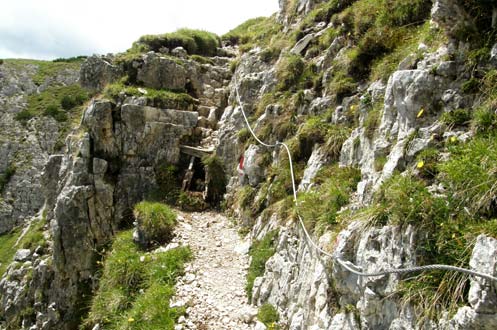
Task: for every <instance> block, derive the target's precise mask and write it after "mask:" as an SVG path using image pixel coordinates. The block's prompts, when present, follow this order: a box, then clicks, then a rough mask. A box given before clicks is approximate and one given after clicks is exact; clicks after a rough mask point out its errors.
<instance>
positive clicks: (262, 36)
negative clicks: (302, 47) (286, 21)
mask: <svg viewBox="0 0 497 330" xmlns="http://www.w3.org/2000/svg"><path fill="white" fill-rule="evenodd" d="M282 29H283V26H282V25H281V24H279V23H278V22H277V21H276V18H275V17H258V18H253V19H249V20H248V21H246V22H244V23H242V24H240V25H239V26H237V27H236V28H234V29H233V30H231V31H229V32H228V33H226V34H224V35H223V36H222V37H221V38H222V40H223V41H225V42H229V43H231V44H233V45H239V46H240V48H241V49H242V51H246V50H249V49H252V48H253V47H255V46H260V47H269V46H271V45H272V40H276V39H278V37H279V36H280V35H279V34H280V32H281V31H282ZM275 36H277V37H275ZM278 48H280V49H281V47H278Z"/></svg>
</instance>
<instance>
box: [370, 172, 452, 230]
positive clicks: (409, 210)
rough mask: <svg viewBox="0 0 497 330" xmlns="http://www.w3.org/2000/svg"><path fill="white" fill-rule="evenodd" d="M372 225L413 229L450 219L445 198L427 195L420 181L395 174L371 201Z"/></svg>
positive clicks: (428, 193) (427, 192) (409, 176)
mask: <svg viewBox="0 0 497 330" xmlns="http://www.w3.org/2000/svg"><path fill="white" fill-rule="evenodd" d="M374 205H375V208H374V212H373V215H372V218H371V219H372V221H373V222H374V223H376V224H378V225H385V224H394V225H401V226H403V225H408V224H411V225H416V226H419V227H423V226H426V225H430V224H432V223H440V222H443V221H444V220H445V219H447V217H448V216H449V208H448V206H447V203H446V201H445V199H444V198H441V197H434V196H432V195H431V194H430V192H429V191H428V189H427V188H426V186H425V184H424V182H423V181H421V180H419V179H417V178H414V177H413V176H411V175H405V176H402V175H400V174H396V175H394V176H392V177H391V178H390V179H388V180H386V181H385V182H384V183H383V185H382V186H381V187H380V189H379V190H378V191H377V193H376V195H375V197H374Z"/></svg>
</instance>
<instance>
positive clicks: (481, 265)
mask: <svg viewBox="0 0 497 330" xmlns="http://www.w3.org/2000/svg"><path fill="white" fill-rule="evenodd" d="M469 264H470V266H471V268H472V269H473V270H475V271H478V272H482V273H485V274H489V275H491V276H496V275H497V267H496V265H497V240H496V239H494V238H491V237H487V236H484V235H480V236H478V238H477V241H476V244H475V247H474V249H473V254H472V256H471V260H470V262H469ZM468 300H469V304H470V305H471V306H464V307H461V308H459V310H458V311H457V313H456V315H455V316H454V317H453V318H452V320H450V322H448V324H447V325H446V326H447V327H448V328H450V329H485V330H487V329H494V328H495V327H497V292H496V291H495V283H494V284H492V283H490V282H489V281H488V280H485V279H482V278H477V277H475V278H473V279H472V280H471V287H470V289H469V294H468Z"/></svg>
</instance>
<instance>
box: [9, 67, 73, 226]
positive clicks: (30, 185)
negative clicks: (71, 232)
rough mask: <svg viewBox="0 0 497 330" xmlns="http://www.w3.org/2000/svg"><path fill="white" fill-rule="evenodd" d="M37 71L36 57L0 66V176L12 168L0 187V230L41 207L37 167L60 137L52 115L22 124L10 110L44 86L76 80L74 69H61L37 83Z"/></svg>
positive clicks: (17, 109) (21, 107)
mask: <svg viewBox="0 0 497 330" xmlns="http://www.w3.org/2000/svg"><path fill="white" fill-rule="evenodd" d="M39 70H40V65H39V64H37V62H36V61H33V62H32V63H30V62H29V63H25V64H24V63H23V64H15V63H10V62H8V61H5V62H4V63H3V64H2V65H1V66H0V175H1V174H3V173H4V172H5V171H6V170H7V169H8V168H15V173H14V175H13V176H12V177H11V178H10V180H9V182H8V183H7V184H6V186H5V189H4V190H3V191H2V192H0V233H5V232H8V231H10V230H11V229H12V228H13V227H15V226H17V225H21V224H23V223H24V222H25V221H26V220H28V219H30V218H31V217H32V216H34V215H35V214H36V213H37V212H38V211H39V210H40V209H41V208H42V206H43V202H44V197H43V195H42V194H40V193H39V192H40V190H41V188H42V187H41V172H42V171H43V168H44V166H45V163H46V161H47V160H48V157H49V156H50V155H51V154H53V153H55V152H56V149H57V148H58V144H59V143H60V142H59V141H60V140H62V139H63V137H61V136H60V134H61V124H59V123H58V122H56V121H55V120H54V119H53V118H51V117H48V116H40V117H35V118H33V119H31V120H29V121H28V122H27V123H26V125H23V124H22V123H21V122H20V121H18V120H16V119H15V118H16V115H17V114H18V113H19V112H21V111H22V110H25V108H26V107H27V102H28V97H29V96H30V95H33V94H36V93H39V92H41V91H44V90H45V89H47V88H48V87H50V86H58V85H72V84H75V83H77V82H78V79H79V77H78V71H77V70H73V69H64V70H61V71H60V72H57V73H55V74H54V75H51V76H47V77H46V78H45V80H44V81H43V82H41V83H39V82H38V83H39V85H37V84H36V83H35V81H34V78H35V76H36V74H37V73H38V71H39Z"/></svg>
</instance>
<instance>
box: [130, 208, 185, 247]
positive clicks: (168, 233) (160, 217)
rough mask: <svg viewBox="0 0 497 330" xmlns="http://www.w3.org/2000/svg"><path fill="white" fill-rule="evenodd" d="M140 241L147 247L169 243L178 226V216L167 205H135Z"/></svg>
mask: <svg viewBox="0 0 497 330" xmlns="http://www.w3.org/2000/svg"><path fill="white" fill-rule="evenodd" d="M134 215H135V218H136V221H137V223H138V234H139V235H140V236H142V239H140V241H143V242H144V243H145V244H146V245H151V244H163V243H166V242H168V241H169V240H170V239H171V237H172V235H173V229H174V226H175V224H176V214H175V213H174V212H173V211H172V210H171V209H170V208H169V207H168V206H167V205H165V204H161V203H155V202H147V201H143V202H140V203H138V204H136V205H135V208H134Z"/></svg>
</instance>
